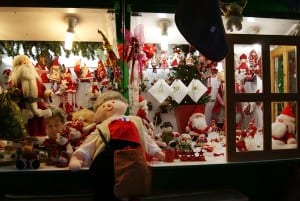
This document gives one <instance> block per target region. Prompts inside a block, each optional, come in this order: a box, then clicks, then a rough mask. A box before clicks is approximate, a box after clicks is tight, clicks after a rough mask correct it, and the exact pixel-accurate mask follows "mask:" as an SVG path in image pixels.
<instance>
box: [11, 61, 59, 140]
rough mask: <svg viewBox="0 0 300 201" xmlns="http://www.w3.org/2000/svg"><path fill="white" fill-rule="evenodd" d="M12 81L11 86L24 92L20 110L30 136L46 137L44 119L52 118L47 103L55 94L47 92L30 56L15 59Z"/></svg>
mask: <svg viewBox="0 0 300 201" xmlns="http://www.w3.org/2000/svg"><path fill="white" fill-rule="evenodd" d="M11 81H12V82H11V85H12V86H13V87H17V88H19V89H20V90H21V92H22V101H20V108H21V109H22V110H23V111H22V112H23V115H24V119H25V122H26V126H27V132H28V134H29V135H31V136H46V131H45V123H44V117H49V116H51V110H50V109H49V108H48V104H47V103H48V102H50V100H51V96H52V94H53V92H52V91H51V90H46V87H45V85H44V84H43V82H42V79H41V77H40V76H39V75H38V73H37V71H36V70H35V67H34V65H33V64H32V63H31V61H30V59H29V57H28V56H26V55H19V56H16V57H15V58H14V60H13V70H12V74H11Z"/></svg>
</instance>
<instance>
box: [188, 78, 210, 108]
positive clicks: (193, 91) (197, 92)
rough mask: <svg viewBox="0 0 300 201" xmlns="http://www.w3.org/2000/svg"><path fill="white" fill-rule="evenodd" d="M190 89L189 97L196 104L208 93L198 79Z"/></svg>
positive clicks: (192, 82) (191, 83)
mask: <svg viewBox="0 0 300 201" xmlns="http://www.w3.org/2000/svg"><path fill="white" fill-rule="evenodd" d="M187 88H188V95H189V96H190V97H191V99H192V100H193V101H194V102H198V100H199V99H200V98H201V96H202V95H203V94H204V93H205V92H206V91H207V88H206V86H205V85H204V84H203V83H202V82H201V81H200V80H197V79H193V80H192V81H191V82H190V84H189V86H188V87H187Z"/></svg>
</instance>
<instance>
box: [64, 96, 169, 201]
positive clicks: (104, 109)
mask: <svg viewBox="0 0 300 201" xmlns="http://www.w3.org/2000/svg"><path fill="white" fill-rule="evenodd" d="M127 107H128V103H127V100H126V99H125V98H124V97H123V95H122V94H120V93H119V92H116V91H106V92H104V93H102V94H101V95H100V96H99V97H98V98H97V100H96V102H95V105H94V109H95V111H96V113H95V118H94V119H95V121H96V122H97V123H98V124H97V129H96V130H95V131H94V132H92V133H91V134H90V135H89V136H88V137H87V138H86V140H85V141H84V142H83V143H82V144H81V146H80V147H79V148H78V149H77V150H76V151H75V152H74V153H73V154H72V157H71V160H70V163H69V168H70V170H72V171H76V170H80V168H81V167H82V166H83V165H86V164H89V163H91V166H90V168H89V171H90V174H91V177H90V178H91V184H92V186H93V187H94V189H93V190H94V191H95V200H101V199H102V198H103V197H105V198H106V199H107V200H116V197H115V194H114V191H113V189H114V187H113V186H114V171H113V155H111V152H110V151H109V150H108V149H104V148H105V144H104V143H103V141H102V138H101V136H100V134H99V130H100V131H101V132H102V133H103V135H104V137H105V138H106V140H107V141H108V144H109V146H110V149H113V150H115V149H122V148H124V147H126V146H131V147H142V148H143V149H144V150H145V152H146V153H147V154H149V155H152V156H155V157H157V158H158V159H159V160H164V158H165V154H164V153H163V152H162V150H161V149H160V148H159V147H158V146H157V144H156V143H155V141H154V140H153V139H152V138H151V137H150V136H149V135H148V134H147V132H146V131H145V129H144V126H143V123H142V120H141V118H140V117H137V116H131V115H129V116H126V115H124V114H125V112H126V110H127ZM109 198H110V199H109Z"/></svg>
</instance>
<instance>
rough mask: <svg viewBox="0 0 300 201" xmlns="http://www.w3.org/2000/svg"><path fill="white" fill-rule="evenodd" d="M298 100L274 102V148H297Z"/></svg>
mask: <svg viewBox="0 0 300 201" xmlns="http://www.w3.org/2000/svg"><path fill="white" fill-rule="evenodd" d="M296 106H297V105H296V102H272V120H273V123H272V149H295V148H297V140H296V139H297V132H296V130H297V128H296V115H295V111H296Z"/></svg>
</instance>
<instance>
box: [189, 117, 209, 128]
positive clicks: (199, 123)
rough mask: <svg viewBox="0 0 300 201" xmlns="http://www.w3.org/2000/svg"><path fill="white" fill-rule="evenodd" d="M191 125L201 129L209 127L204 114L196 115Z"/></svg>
mask: <svg viewBox="0 0 300 201" xmlns="http://www.w3.org/2000/svg"><path fill="white" fill-rule="evenodd" d="M191 126H192V127H193V128H196V129H199V130H204V129H206V128H207V123H206V120H205V117H204V116H202V117H201V116H199V117H194V118H193V119H192V120H191Z"/></svg>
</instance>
